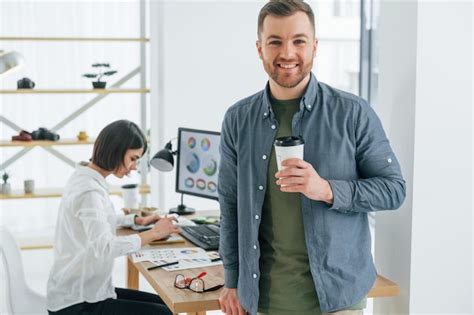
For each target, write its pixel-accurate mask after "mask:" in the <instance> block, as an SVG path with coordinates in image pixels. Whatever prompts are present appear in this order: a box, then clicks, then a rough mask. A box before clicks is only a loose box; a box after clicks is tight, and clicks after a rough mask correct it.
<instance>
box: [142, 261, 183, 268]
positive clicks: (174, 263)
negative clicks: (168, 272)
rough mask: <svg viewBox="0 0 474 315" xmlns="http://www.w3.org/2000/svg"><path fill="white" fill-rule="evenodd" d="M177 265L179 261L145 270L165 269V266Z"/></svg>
mask: <svg viewBox="0 0 474 315" xmlns="http://www.w3.org/2000/svg"><path fill="white" fill-rule="evenodd" d="M177 264H179V261H173V262H169V263H166V264H161V265H156V266H152V267H149V268H148V269H147V270H153V269H156V268H161V267H167V266H172V265H177Z"/></svg>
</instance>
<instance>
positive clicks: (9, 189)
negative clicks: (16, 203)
mask: <svg viewBox="0 0 474 315" xmlns="http://www.w3.org/2000/svg"><path fill="white" fill-rule="evenodd" d="M11 193H12V186H11V185H10V183H6V184H2V194H4V195H10V194H11Z"/></svg>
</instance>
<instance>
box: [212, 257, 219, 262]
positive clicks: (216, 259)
mask: <svg viewBox="0 0 474 315" xmlns="http://www.w3.org/2000/svg"><path fill="white" fill-rule="evenodd" d="M219 260H221V258H220V257H217V258H214V259H211V262H216V261H219Z"/></svg>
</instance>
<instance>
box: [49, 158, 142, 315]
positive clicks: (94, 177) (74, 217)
mask: <svg viewBox="0 0 474 315" xmlns="http://www.w3.org/2000/svg"><path fill="white" fill-rule="evenodd" d="M86 165H87V164H86V163H79V164H77V166H76V171H75V172H74V174H73V175H72V176H71V178H70V179H69V181H68V183H67V185H66V188H65V191H64V194H63V197H62V200H61V204H60V206H59V213H58V219H57V223H56V232H55V236H54V263H53V267H52V269H51V271H50V274H49V279H48V285H47V300H48V301H47V306H48V310H50V311H57V310H60V309H63V308H66V307H68V306H71V305H74V304H77V303H82V302H90V303H94V302H99V301H103V300H105V299H108V298H117V295H116V294H115V290H114V286H113V285H112V271H113V265H114V259H115V258H116V257H119V256H123V255H127V254H129V253H131V252H134V251H137V250H139V249H140V247H141V240H140V237H139V236H138V235H136V234H135V235H129V236H116V233H115V230H116V229H117V227H119V226H130V225H132V224H133V221H134V215H128V216H123V215H121V216H120V215H117V214H116V213H115V210H114V206H113V204H112V202H111V200H110V197H109V194H108V189H109V185H108V184H107V182H106V181H105V178H104V177H103V176H102V175H100V174H99V173H98V172H97V171H95V170H93V169H91V168H90V167H87V166H86Z"/></svg>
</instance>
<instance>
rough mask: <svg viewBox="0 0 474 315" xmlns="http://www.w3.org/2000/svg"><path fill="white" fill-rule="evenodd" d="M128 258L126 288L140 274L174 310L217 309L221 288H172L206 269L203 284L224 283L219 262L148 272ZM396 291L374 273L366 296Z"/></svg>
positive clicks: (197, 314)
mask: <svg viewBox="0 0 474 315" xmlns="http://www.w3.org/2000/svg"><path fill="white" fill-rule="evenodd" d="M131 233H134V232H133V231H132V230H127V229H123V230H120V231H119V233H118V234H119V235H127V234H131ZM152 247H153V248H179V247H194V245H193V244H191V243H189V242H187V241H186V243H179V244H169V245H155V246H152ZM127 261H128V263H127V264H128V265H127V287H128V288H130V289H138V279H139V278H138V274H139V273H141V274H142V275H143V276H144V277H145V279H146V280H147V281H148V282H149V283H150V285H151V286H152V287H153V288H154V289H155V291H156V292H157V293H158V294H159V295H160V297H161V298H162V299H163V301H164V302H165V303H166V305H168V307H169V308H170V310H171V311H172V312H173V313H187V314H189V315H191V314H192V315H204V314H206V311H212V310H219V309H220V307H219V295H220V293H221V291H222V289H220V290H217V291H213V292H206V293H195V292H192V291H190V290H187V289H177V288H175V287H174V278H175V276H176V275H177V274H179V273H181V274H183V275H185V276H186V277H194V276H197V275H198V274H199V273H200V272H202V271H206V272H207V275H206V276H205V277H204V283H205V285H206V286H207V287H211V286H214V285H217V284H223V283H224V268H223V267H222V265H220V266H213V267H205V268H201V269H198V268H197V269H189V270H180V271H165V270H163V269H154V270H151V271H148V270H147V268H148V267H150V266H153V264H152V263H150V262H141V263H136V264H134V263H133V262H132V259H131V257H128V260H127ZM399 294H400V287H399V286H398V285H397V284H396V283H394V282H393V281H391V280H389V279H387V278H385V277H383V276H380V275H379V276H377V279H376V280H375V284H374V287H373V288H372V289H371V290H370V292H369V295H368V297H369V298H375V297H377V298H378V297H390V296H397V295H399Z"/></svg>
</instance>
